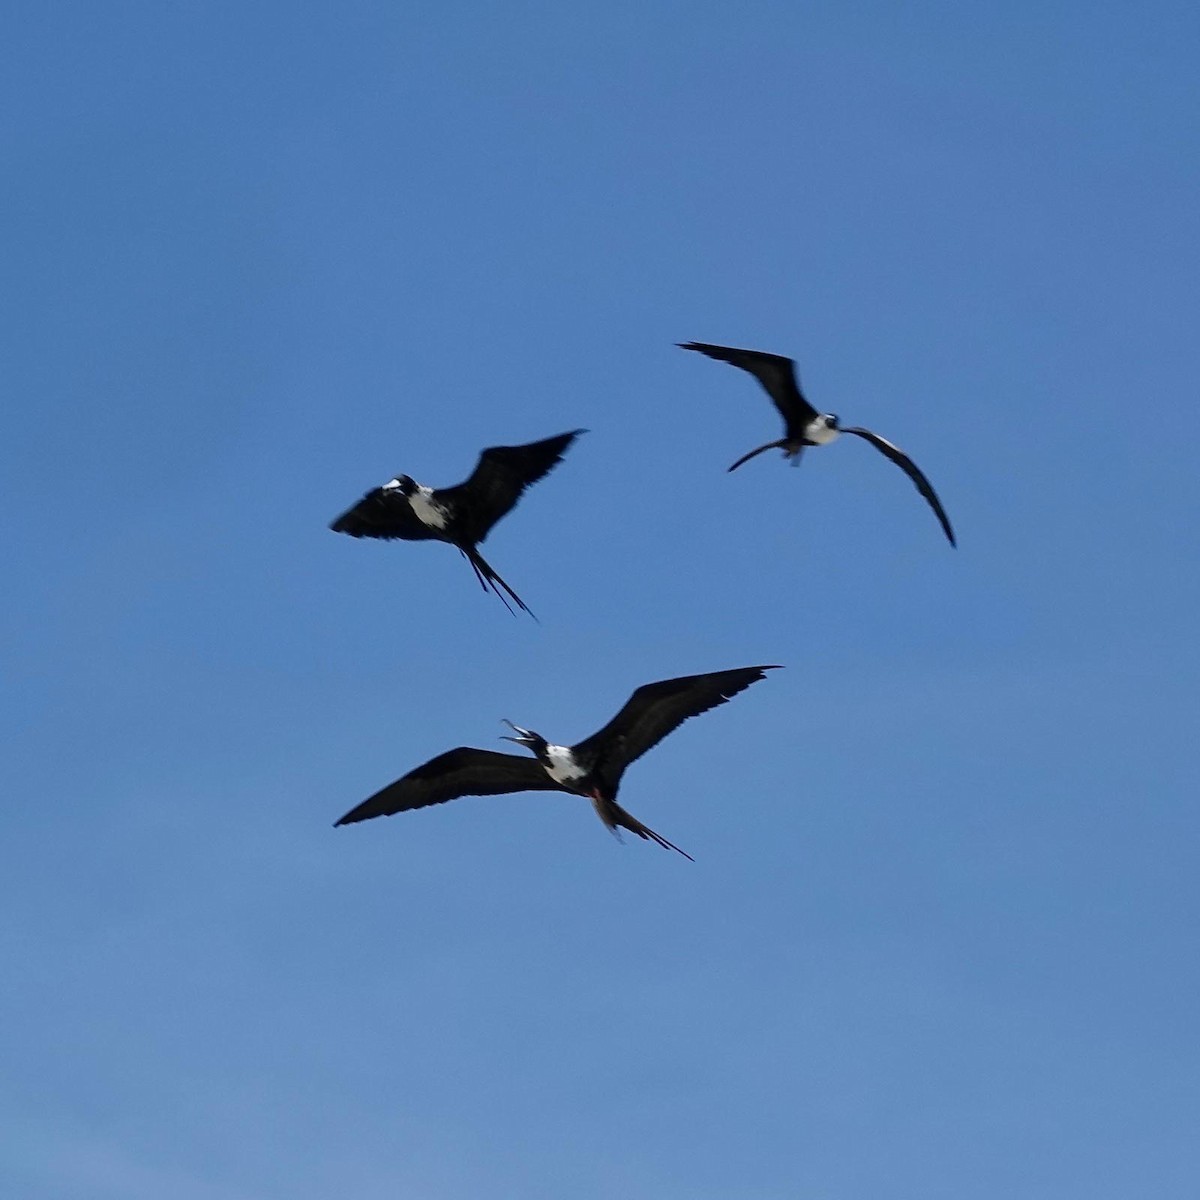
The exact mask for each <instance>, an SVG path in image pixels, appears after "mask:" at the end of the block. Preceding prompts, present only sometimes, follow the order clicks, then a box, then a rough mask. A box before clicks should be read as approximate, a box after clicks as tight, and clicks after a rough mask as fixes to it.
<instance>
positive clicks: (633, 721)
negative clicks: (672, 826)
mask: <svg viewBox="0 0 1200 1200" xmlns="http://www.w3.org/2000/svg"><path fill="white" fill-rule="evenodd" d="M777 669H778V668H777V667H774V666H767V667H739V668H736V669H734V670H732V671H712V672H710V673H709V674H707V675H685V676H683V677H682V678H680V679H664V680H662V681H661V682H659V683H647V684H646V685H645V686H644V687H640V688H638V689H637V691H636V692H634V693H633V695H632V696H630V697H629V700H628V701H627V702H626V704H625V707H624V708H622V709H621V711H620V712H619V713H617V715H616V716H615V717H613V719H612V720H611V721H609V723H608V724H607V725H605V726H604V728H603V729H601V730H599V731H598V732H597V733H593V734H592V736H591V737H588V738H584V740H583V741H582V742H577V743H576V744H575V745H574V746H558V745H555V744H554V743H552V742H549V741H547V740H546V739H545V738H544V737H542V735H541V734H540V733H534V732H533V730H532V729H523V728H522V727H521V726H520V725H514V724H513V723H512V722H511V721H505V722H504V723H505V724H506V725H507V726H508V727H509V728H510V729H511V730H512V731H513V733H514V734H515V735H516V736H515V737H512V736H510V735H508V734H505V735H503V739H502V740H504V741H508V742H516V744H517V745H518V746H524V747H525V748H526V749H528V750H532V751H533V755H534V757H533V758H525V757H523V756H521V755H517V754H502V753H501V752H500V751H498V750H477V749H475V748H474V747H472V746H459V747H458V748H457V749H455V750H448V751H447V752H446V753H445V754H439V755H438V756H437V758H432V759H430V760H429V762H427V763H425V764H424V765H423V766H420V767H417V769H416V770H415V771H410V772H409V773H408V774H407V775H405V776H404V778H403V779H397V780H396V782H395V783H390V784H388V786H387V787H385V788H383V789H382V790H381V791H378V792H376V793H375V795H373V796H371V797H370V799H368V800H364V801H363V802H362V804H360V805H359V806H358V807H357V808H352V809H351V810H350V811H349V812H348V813H347V814H346V815H345V816H344V817H342V818H341V819H340V820H338V821H336V822H334V824H335V825H351V824H353V823H354V822H355V821H366V820H369V819H370V818H371V817H390V816H391V815H392V814H393V813H398V812H408V811H409V810H410V809H414V808H426V807H428V806H429V805H431V804H442V803H443V802H444V801H446V800H455V799H457V798H458V797H459V796H498V795H502V794H504V793H506V792H567V793H569V794H570V795H573V796H584V797H586V798H587V799H589V800H591V802H592V807H593V808H594V809H595V810H596V815H597V816H598V817H599V818H600V820H601V821H603V822H604V824H605V825H606V826H608V828H609V829H610V830H612V832H613V833H614V834H615V835H616V836H617V838H618V840H619V839H620V836H621V835H620V833H619V832H618V830H620V829H628V830H629V831H630V832H631V833H635V834H637V836H638V837H640V838H642V839H646V838H649V839H650V840H651V841H654V842H657V843H658V844H659V845H660V846H662V847H663V848H664V849H667V850H675V851H677V852H678V853H680V854H682V855H683V857H684V858H686V859H689V860H690V861H692V862H694V861H695V859H693V858H692V856H691V855H690V854H688V853H687V851H686V850H680V849H679V847H678V846H676V845H675V844H674V843H673V842H668V841H667V839H666V838H665V837H663V836H662V835H661V834H657V833H655V832H654V830H653V829H650V828H649V827H648V826H646V825H643V824H642V823H641V821H639V820H638V819H637V817H635V816H633V815H632V814H631V813H628V812H626V811H625V810H624V809H623V808H622V807H621V806H620V805H619V804H618V803H617V790H618V788H619V787H620V786H621V776H622V775H623V774H624V773H625V768H626V767H628V766H629V764H630V763H632V762H634V761H635V760H636V759H639V758H641V756H642V755H643V754H645V753H646V751H647V750H650V749H652V748H653V747H654V746H657V745H658V743H659V742H661V741H662V740H663V738H665V737H666V736H667V734H669V733H672V732H673V731H674V730H676V729H678V728H679V726H680V725H682V724H683V723H684V721H686V720H687V719H688V718H689V717H695V716H699V715H700V713H703V712H708V710H709V709H710V708H716V707H717V705H719V704H724V703H725V701H726V700H730V699H732V698H733V697H734V696H736V695H737V694H738V693H739V692H742V691H745V689H746V688H748V687H749V686H750V685H751V684H752V683H757V682H758V680H760V679H765V678H766V676H765V674H764V672H766V671H774V670H777Z"/></svg>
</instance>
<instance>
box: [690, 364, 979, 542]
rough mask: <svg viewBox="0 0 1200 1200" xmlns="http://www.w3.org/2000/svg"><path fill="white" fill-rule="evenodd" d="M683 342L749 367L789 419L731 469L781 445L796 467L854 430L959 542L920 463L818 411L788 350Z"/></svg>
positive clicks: (868, 433) (876, 436) (833, 415)
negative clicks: (811, 451)
mask: <svg viewBox="0 0 1200 1200" xmlns="http://www.w3.org/2000/svg"><path fill="white" fill-rule="evenodd" d="M677 344H678V345H679V347H680V348H681V349H683V350H698V351H699V352H700V353H701V354H707V355H708V357H709V358H715V359H717V360H718V361H720V362H727V363H731V364H732V365H733V366H735V367H741V369H742V370H743V371H749V372H750V374H751V375H753V376H754V378H755V379H757V380H758V382H759V383H761V384H762V386H763V387H764V388H765V389H766V393H767V395H768V396H770V397H771V400H772V401H773V402H774V404H775V407H776V408H777V409H778V410H779V414H780V416H782V417H783V423H784V428H785V433H784V436H783V437H781V438H780V439H779V441H777V442H768V443H767V444H766V445H765V446H759V447H758V448H757V449H755V450H751V451H750V453H749V454H743V455H742V457H741V458H739V459H738V460H737V462H735V463H734V464H733V466H732V467H730V468H729V469H730V470H731V471H736V470H737V469H738V467H740V466H741V465H742V463H744V462H749V460H750V459H752V458H753V457H754V456H755V455H757V454H762V453H763V451H764V450H776V449H781V450H782V451H783V453H784V457H785V458H789V459H791V462H792V466H798V465H799V463H800V455H801V454H802V453H803V452H804V449H805V447H807V446H824V445H827V444H828V443H829V442H832V441H833V440H834V439H835V438H836V437H837V436H838V434H839V433H852V434H854V435H855V437H860V438H863V439H864V440H865V441H868V442H870V443H871V445H872V446H874V447H875V449H876V450H878V451H879V452H880V453H881V454H882V455H884V457H886V458H890V459H891V460H892V462H894V463H895V464H896V466H898V467H899V468H900V469H901V470H902V471H903V472H904V473H905V474H906V475H907V476H908V477H909V479H911V480H912V481H913V483H915V484H916V486H917V491H918V492H920V493H921V495H922V496H924V497H925V499H926V500H927V501H928V503H929V507H930V508H932V509H933V511H934V515H935V516H936V517H937V519H938V520H939V521H940V522H941V526H942V529H943V530H944V531H945V534H946V537H947V538H949V539H950V545H952V546H954V545H957V543H956V542H955V540H954V530H953V529H952V528H951V526H950V518H949V517H948V516H946V510H945V509H944V508H943V507H942V502H941V501H940V500H939V499H938V497H937V493H936V492H935V491H934V490H933V485H932V484H931V483H930V482H929V480H928V479H926V478H925V476H924V474H923V473H922V471H921V469H920V468H919V467H918V466H917V464H916V463H915V462H913V460H912V459H911V458H909V457H908V455H907V454H905V453H904V451H903V450H901V449H900V447H899V446H895V445H893V444H892V443H891V442H889V441H888V440H887V438H882V437H880V436H879V434H877V433H872V432H871V431H870V430H869V429H862V428H860V427H859V426H857V425H842V424H840V423H839V421H838V417H837V414H836V413H819V412H817V410H816V409H815V408H813V406H812V405H811V404H809V402H808V401H807V400H806V399H805V398H804V393H803V392H802V391H801V390H800V379H799V376H798V375H797V374H796V364H795V362H794V361H793V360H792V359H790V358H785V357H784V356H783V355H782V354H766V353H764V352H763V351H762V350H738V349H735V348H734V347H733V346H712V345H709V344H708V343H707V342H679V343H677Z"/></svg>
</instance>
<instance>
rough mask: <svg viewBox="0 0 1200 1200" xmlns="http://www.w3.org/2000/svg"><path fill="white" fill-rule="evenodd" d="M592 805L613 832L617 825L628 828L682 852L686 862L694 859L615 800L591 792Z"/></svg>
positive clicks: (618, 838) (667, 848)
mask: <svg viewBox="0 0 1200 1200" xmlns="http://www.w3.org/2000/svg"><path fill="white" fill-rule="evenodd" d="M592 807H593V808H595V810H596V815H597V816H598V817H599V818H600V820H602V821H603V822H604V823H605V825H607V826H608V827H609V829H611V830H612V831H613V833H617V828H618V826H619V827H620V828H621V829H628V830H629V832H630V833H636V834H637V835H638V837H640V838H645V839H648V840H650V841H652V842H657V843H658V844H659V845H660V846H661V847H662V848H663V849H664V850H674V851H675V853H676V854H682V855H683V857H684V858H686V859H687V860H688V862H695V861H696V860H695V859H694V858H693V857H692V856H691V855H690V854H689V853H688V852H687V851H686V850H680V848H679V847H678V846H677V845H675V843H674V842H668V841H667V839H666V838H665V837H663V835H662V834H661V833H655V832H654V830H653V829H651V828H650V826H649V825H643V824H642V823H641V821H639V820H638V819H637V817H635V816H634V815H633V813H628V812H626V811H625V810H624V809H623V808H622V807H621V806H620V805H619V804H618V803H617V802H616V801H615V800H604V799H602V798H601V797H600V795H599V793H598V792H593V793H592ZM617 840H618V841H620V840H621V838H620V834H617Z"/></svg>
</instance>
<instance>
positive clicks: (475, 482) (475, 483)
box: [434, 429, 587, 545]
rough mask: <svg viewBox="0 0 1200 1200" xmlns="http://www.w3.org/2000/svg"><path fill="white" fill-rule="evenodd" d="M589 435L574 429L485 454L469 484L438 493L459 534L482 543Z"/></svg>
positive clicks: (481, 457)
mask: <svg viewBox="0 0 1200 1200" xmlns="http://www.w3.org/2000/svg"><path fill="white" fill-rule="evenodd" d="M586 432H587V430H585V429H573V430H571V432H570V433H560V434H558V435H557V436H556V437H550V438H545V439H544V440H542V441H540V442H530V443H528V444H527V445H524V446H492V447H490V448H489V449H487V450H485V451H484V452H483V453H482V454H481V455H480V456H479V462H478V463H477V464H476V466H475V470H474V471H472V472H471V477H470V478H469V479H468V480H466V482H464V483H460V484H458V485H457V486H456V487H450V488H442V489H439V490H438V491H437V492H435V493H434V495H435V498H436V499H437V500H438V501H439V502H440V503H442V504H446V505H449V506H450V508H451V509H452V511H453V512H454V515H455V532H461V534H462V536H463V537H464V538H465V539H466V540H469V541H470V542H472V543H473V544H476V545H477V544H478V543H479V542H482V541H483V539H484V538H486V537H487V535H488V533H489V532H490V530H491V528H492V526H493V525H495V524H496V522H497V521H499V520H500V518H501V517H503V516H504V515H505V514H506V513H509V512H511V511H512V510H513V507H514V506H515V505H516V503H517V501H518V500H520V498H521V493H522V492H523V491H524V490H525V489H526V488H527V487H528V486H529V485H530V484H531V483H537V481H538V480H539V479H542V478H543V477H544V476H546V475H548V474H549V473H550V471H551V470H553V468H554V467H556V466H557V465H558V464H559V463H560V462H562V458H563V455H564V454H565V453H566V452H567V449H568V447H569V446H570V445H571V443H572V442H573V441H574V440H575V439H576V438H577V437H578V436H579V435H580V434H581V433H586Z"/></svg>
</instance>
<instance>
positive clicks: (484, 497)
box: [329, 429, 587, 617]
mask: <svg viewBox="0 0 1200 1200" xmlns="http://www.w3.org/2000/svg"><path fill="white" fill-rule="evenodd" d="M586 432H587V430H585V429H573V430H571V432H570V433H560V434H558V435H557V436H556V437H549V438H545V439H544V440H543V441H540V442H529V443H528V444H527V445H524V446H492V447H490V448H489V449H487V450H485V451H483V453H482V454H480V456H479V462H478V463H477V464H476V466H475V470H474V471H472V472H471V477H470V478H469V479H468V480H466V481H465V482H464V483H460V484H457V485H456V486H455V487H448V488H429V487H425V486H423V485H422V484H419V483H417V482H416V480H414V479H412V478H411V477H410V476H408V475H397V476H396V477H395V478H394V479H391V480H389V481H388V482H387V483H385V484H384V485H383V486H382V487H377V488H372V489H371V491H369V492H368V493H367V494H366V495H365V496H364V497H363V498H362V499H361V500H360V501H359V502H358V503H357V504H356V505H355V506H354V507H353V508H350V509H347V510H346V511H345V512H344V513H342V515H341V516H340V517H338V518H337V520H335V521H331V522H330V525H329V528H330V529H332V530H333V531H334V533H348V534H349V535H350V536H351V537H371V538H400V539H402V540H404V541H406V542H418V541H424V540H427V539H430V538H432V539H435V540H436V541H440V542H449V543H450V545H452V546H455V547H457V548H458V550H459V552H460V553H461V554H462V556H463V557H464V558H465V559H466V560H467V562H469V563H470V564H471V566H472V567H473V568H474V571H475V577H476V579H478V580H479V582H480V584H481V585H482V587H483V590H484V591H485V592H486V591H487V590H488V588H489V587H490V588H491V590H492V591H493V592H495V593H496V595H497V596H499V597H500V599H501V601H503V603H504V607H505V608H507V609H508V611H509V612H512V605H510V604H509V602H508V601H507V600H505V598H504V592H502V591H501V590H500V588H503V589H504V591H505V592H507V593H508V594H509V595H510V596H511V597H512V598H513V599H514V600H515V601H516V602H517V604H518V605H519V606H520V607H521V608H522V609H524V610H525V612H527V613H529V615H530V616H531V617H532V616H533V613H532V612H530V610H529V606H528V605H527V604H526V603H525V601H524V600H522V599H521V597H520V596H518V595H517V593H516V592H514V591H513V590H512V588H510V587H509V586H508V584H507V583H505V582H504V580H503V579H501V578H500V576H499V575H497V574H496V572H495V571H493V570H492V568H491V566H490V565H489V564H488V563H487V562H486V561H485V560H484V557H483V555H482V554H480V553H479V550H478V549H477V547H478V545H479V543H480V542H482V541H483V540H484V539H485V538H486V537H487V535H488V534H489V533H490V532H491V529H492V526H493V525H495V524H496V522H497V521H499V520H500V518H501V517H503V516H504V515H505V514H506V513H509V512H511V511H512V509H513V507H514V506H515V505H516V503H517V501H518V500H519V499H520V498H521V493H522V492H524V490H525V489H526V488H527V487H528V486H529V485H530V484H531V483H537V481H538V480H539V479H541V478H542V477H543V476H545V475H547V474H549V473H550V471H551V470H552V469H553V468H554V467H555V466H557V465H558V464H559V463H560V462H562V457H563V455H564V454H565V453H566V452H567V448H568V447H569V446H570V445H571V443H572V442H573V441H574V440H575V439H576V438H577V437H578V436H579V435H580V434H581V433H586ZM497 585H499V586H497Z"/></svg>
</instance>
